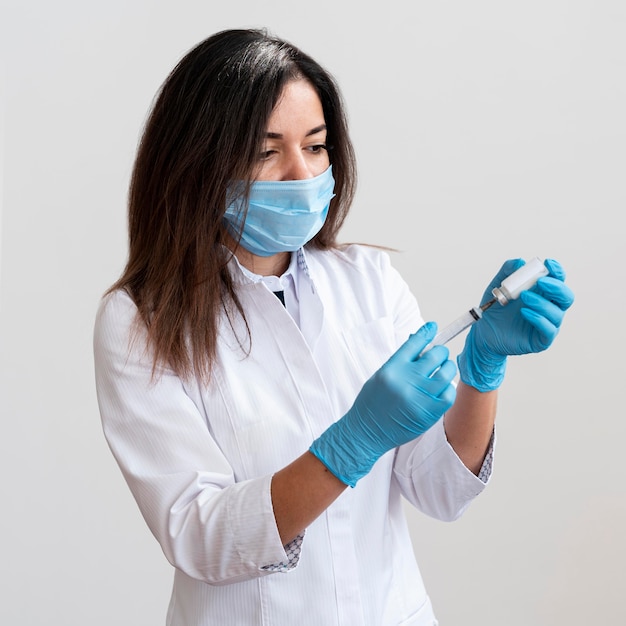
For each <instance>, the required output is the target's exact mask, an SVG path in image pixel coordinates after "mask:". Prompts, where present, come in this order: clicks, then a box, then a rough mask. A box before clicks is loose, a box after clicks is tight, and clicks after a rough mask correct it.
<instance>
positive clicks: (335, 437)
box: [310, 322, 457, 487]
mask: <svg viewBox="0 0 626 626" xmlns="http://www.w3.org/2000/svg"><path fill="white" fill-rule="evenodd" d="M436 332H437V325H436V324H435V323H434V322H428V323H427V324H424V326H422V327H421V328H420V329H419V330H418V331H417V332H416V333H414V334H413V335H411V336H410V337H409V338H408V339H407V341H406V342H405V343H404V344H403V345H402V346H400V348H399V349H398V350H397V352H395V353H394V354H393V355H392V356H391V358H390V359H389V360H388V361H387V362H386V363H385V364H384V365H383V366H382V367H381V368H380V369H379V370H378V371H376V372H375V373H374V374H373V376H372V377H371V378H370V379H369V380H368V381H367V382H366V383H365V385H363V388H362V389H361V391H360V392H359V395H358V396H357V398H356V400H355V401H354V404H353V405H352V407H351V408H350V410H349V411H348V412H347V413H346V414H345V415H344V416H343V417H342V418H341V419H340V420H339V421H337V422H335V423H334V424H333V425H332V426H330V427H329V428H328V429H327V430H325V431H324V432H323V433H322V435H321V436H320V437H319V438H318V439H316V440H315V441H314V442H313V445H312V446H311V448H310V451H311V452H312V453H313V454H314V455H315V456H316V457H317V458H318V459H319V460H320V461H321V462H322V463H323V464H324V465H325V466H326V467H327V468H328V469H329V470H330V471H331V472H332V473H333V474H334V475H335V476H336V477H337V478H339V480H341V481H342V482H344V483H346V484H347V485H350V486H351V487H354V485H355V484H356V482H357V481H358V480H359V479H360V478H362V477H363V476H365V475H366V474H367V473H368V472H369V471H370V469H371V468H372V466H373V465H374V463H375V462H376V461H377V460H378V459H379V458H380V457H381V456H382V455H383V454H384V453H385V452H387V451H388V450H391V449H392V448H395V447H396V446H399V445H402V444H403V443H406V442H407V441H411V440H412V439H415V438H416V437H418V436H419V435H421V434H422V433H424V432H426V431H427V430H428V429H429V428H430V427H431V426H432V425H433V424H434V423H435V422H437V421H438V420H439V418H440V417H441V416H442V415H443V414H444V413H445V411H447V410H448V409H449V408H450V407H451V406H452V404H453V403H454V399H455V397H456V389H455V387H454V385H453V384H452V381H453V379H454V377H455V376H456V372H457V369H456V366H455V364H454V362H453V361H450V360H448V354H449V353H448V349H447V348H446V347H445V346H435V347H433V348H432V349H431V350H428V351H427V352H425V353H424V354H423V355H422V356H421V357H420V356H419V354H420V353H421V352H422V350H424V348H425V347H426V346H427V345H428V344H429V343H430V342H431V341H432V339H433V337H434V336H435V334H436Z"/></svg>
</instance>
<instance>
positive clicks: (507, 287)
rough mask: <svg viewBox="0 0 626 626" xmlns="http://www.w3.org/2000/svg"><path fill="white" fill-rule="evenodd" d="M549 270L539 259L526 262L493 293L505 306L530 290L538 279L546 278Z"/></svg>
mask: <svg viewBox="0 0 626 626" xmlns="http://www.w3.org/2000/svg"><path fill="white" fill-rule="evenodd" d="M547 274H548V270H547V269H546V266H545V265H544V264H543V261H542V260H541V259H540V258H539V257H535V258H533V259H530V260H529V261H528V262H526V263H525V264H524V265H522V267H520V268H519V269H518V270H516V271H515V272H513V273H512V274H511V275H510V276H507V277H506V278H505V279H504V280H503V281H502V284H501V285H500V286H499V287H496V288H495V289H493V290H492V291H491V293H492V294H493V295H494V297H495V298H496V300H497V301H498V302H499V303H500V304H501V305H503V306H504V305H505V304H507V303H508V302H509V301H510V300H515V299H517V298H518V297H519V295H520V293H521V292H522V291H524V290H525V289H530V288H531V287H532V286H533V285H534V284H535V283H536V282H537V280H538V279H540V278H541V277H542V276H546V275H547Z"/></svg>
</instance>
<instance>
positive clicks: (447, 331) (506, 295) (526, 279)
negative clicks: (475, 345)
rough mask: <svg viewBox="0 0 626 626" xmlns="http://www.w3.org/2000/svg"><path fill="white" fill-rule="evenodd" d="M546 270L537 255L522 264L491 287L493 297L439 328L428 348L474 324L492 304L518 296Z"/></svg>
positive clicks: (502, 303) (445, 340) (440, 344)
mask: <svg viewBox="0 0 626 626" xmlns="http://www.w3.org/2000/svg"><path fill="white" fill-rule="evenodd" d="M547 274H548V270H547V269H546V266H545V265H544V264H543V261H542V260H541V259H540V258H539V257H535V258H533V259H531V260H530V261H528V262H527V263H526V264H524V265H522V267H520V268H519V269H518V270H516V271H515V272H513V273H512V274H511V275H510V276H507V277H506V278H505V279H504V280H503V281H502V284H501V285H500V286H499V287H495V288H494V289H492V291H491V293H492V294H493V296H494V298H493V299H492V300H489V301H488V302H485V304H483V305H481V306H475V307H473V308H472V309H470V310H469V311H468V312H467V313H464V314H463V315H461V317H459V318H457V319H456V320H454V322H452V323H451V324H448V326H446V327H445V328H444V329H442V330H440V331H439V332H438V333H437V334H436V335H435V338H434V339H433V340H432V342H431V343H430V344H429V345H428V348H432V347H433V346H443V345H445V344H446V343H448V341H450V340H451V339H454V337H456V336H457V335H459V334H461V333H462V332H463V331H464V330H465V329H467V328H469V327H470V326H471V325H472V324H475V323H476V322H477V321H478V320H479V319H480V318H481V317H482V316H483V313H484V312H485V311H486V310H487V309H488V308H489V307H490V306H492V305H493V304H495V303H496V302H499V303H500V304H501V305H502V306H504V305H506V304H508V303H509V302H510V301H511V300H515V299H517V298H518V297H519V295H520V293H521V292H522V291H524V290H525V289H530V288H531V287H532V286H533V285H534V284H535V283H536V282H537V280H539V279H540V278H541V277H542V276H546V275H547Z"/></svg>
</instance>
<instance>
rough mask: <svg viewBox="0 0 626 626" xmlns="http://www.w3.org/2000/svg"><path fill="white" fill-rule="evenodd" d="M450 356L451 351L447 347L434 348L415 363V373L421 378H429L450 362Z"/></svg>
mask: <svg viewBox="0 0 626 626" xmlns="http://www.w3.org/2000/svg"><path fill="white" fill-rule="evenodd" d="M449 356H450V350H448V348H447V347H446V346H433V347H432V348H430V349H429V350H426V351H425V352H424V353H423V354H422V356H420V358H419V359H417V360H416V361H415V362H414V365H413V368H414V371H415V372H417V373H418V374H419V375H420V376H424V377H426V378H429V377H430V376H432V375H433V373H434V372H436V371H437V370H438V369H439V368H440V367H441V366H442V365H443V364H444V363H445V362H446V361H447V360H448V357H449Z"/></svg>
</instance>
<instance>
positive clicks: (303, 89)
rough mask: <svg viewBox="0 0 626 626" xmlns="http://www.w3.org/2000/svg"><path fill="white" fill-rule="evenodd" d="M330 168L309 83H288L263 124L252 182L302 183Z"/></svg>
mask: <svg viewBox="0 0 626 626" xmlns="http://www.w3.org/2000/svg"><path fill="white" fill-rule="evenodd" d="M329 165H330V160H329V158H328V152H327V150H326V123H325V120H324V111H323V109H322V103H321V101H320V99H319V96H318V95H317V92H316V91H315V89H314V88H313V86H312V85H311V83H310V82H309V81H307V80H305V79H298V80H292V81H291V82H289V83H287V84H286V85H285V89H284V90H283V93H282V95H281V97H280V99H279V100H278V103H277V104H276V106H275V107H274V110H273V111H272V114H271V116H270V119H269V122H268V124H267V132H266V135H265V142H264V145H263V150H262V152H261V154H260V156H259V165H258V168H257V170H256V172H255V179H256V180H303V179H305V178H313V177H314V176H318V175H319V174H321V173H322V172H324V171H325V170H326V169H328V166H329Z"/></svg>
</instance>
